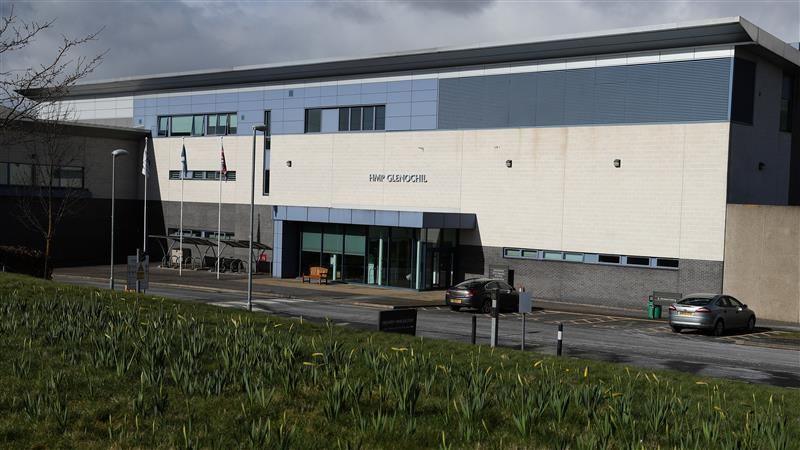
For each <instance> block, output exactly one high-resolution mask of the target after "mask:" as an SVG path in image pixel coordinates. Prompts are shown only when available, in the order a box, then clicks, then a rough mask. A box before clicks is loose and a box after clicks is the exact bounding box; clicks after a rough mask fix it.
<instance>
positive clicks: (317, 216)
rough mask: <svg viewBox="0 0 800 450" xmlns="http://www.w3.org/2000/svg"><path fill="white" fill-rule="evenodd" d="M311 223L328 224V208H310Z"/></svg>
mask: <svg viewBox="0 0 800 450" xmlns="http://www.w3.org/2000/svg"><path fill="white" fill-rule="evenodd" d="M308 221H309V222H326V223H327V222H328V208H315V207H309V208H308Z"/></svg>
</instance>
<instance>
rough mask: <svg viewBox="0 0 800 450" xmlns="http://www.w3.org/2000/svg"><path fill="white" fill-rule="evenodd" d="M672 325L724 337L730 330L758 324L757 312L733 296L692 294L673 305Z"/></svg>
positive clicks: (679, 330)
mask: <svg viewBox="0 0 800 450" xmlns="http://www.w3.org/2000/svg"><path fill="white" fill-rule="evenodd" d="M669 325H670V327H672V331H674V332H676V333H680V332H681V330H682V329H684V328H696V329H701V330H708V331H711V332H712V334H713V335H714V336H722V334H724V333H725V331H726V330H730V329H735V328H745V329H747V330H750V331H752V330H753V329H754V328H755V327H756V314H755V312H753V310H751V309H749V308H748V307H747V305H745V304H742V302H740V301H739V300H736V299H735V298H733V297H731V296H730V295H721V294H692V295H687V296H686V297H684V298H682V299H681V300H680V301H679V302H677V303H673V304H672V305H670V307H669Z"/></svg>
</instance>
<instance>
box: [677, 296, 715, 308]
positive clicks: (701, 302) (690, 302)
mask: <svg viewBox="0 0 800 450" xmlns="http://www.w3.org/2000/svg"><path fill="white" fill-rule="evenodd" d="M709 303H711V299H710V298H708V297H689V298H685V299H683V300H681V301H679V302H678V304H680V305H687V306H705V305H707V304H709Z"/></svg>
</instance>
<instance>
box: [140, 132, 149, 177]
mask: <svg viewBox="0 0 800 450" xmlns="http://www.w3.org/2000/svg"><path fill="white" fill-rule="evenodd" d="M142 175H144V176H145V177H147V176H149V175H150V161H148V159H147V138H145V139H144V150H142Z"/></svg>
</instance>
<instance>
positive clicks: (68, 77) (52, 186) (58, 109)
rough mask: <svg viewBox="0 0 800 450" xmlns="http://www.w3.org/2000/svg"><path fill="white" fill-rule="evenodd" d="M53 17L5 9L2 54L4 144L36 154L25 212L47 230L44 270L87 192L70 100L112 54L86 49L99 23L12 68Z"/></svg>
mask: <svg viewBox="0 0 800 450" xmlns="http://www.w3.org/2000/svg"><path fill="white" fill-rule="evenodd" d="M54 24H55V20H47V21H44V22H38V21H25V20H23V19H20V18H19V17H17V16H16V15H15V14H14V10H13V8H12V9H11V11H10V12H9V13H8V14H7V15H5V16H3V17H0V61H2V62H4V63H3V64H1V65H0V145H4V146H11V145H14V146H24V148H26V150H28V155H30V156H29V158H30V162H31V163H32V165H31V167H32V173H31V182H32V186H30V187H26V188H25V189H21V190H20V195H19V196H18V198H19V200H18V202H19V214H18V218H19V220H20V221H22V223H24V224H25V225H26V226H27V227H28V228H29V229H31V230H32V231H34V232H36V233H37V234H38V235H40V236H41V237H42V240H43V254H44V272H43V273H44V276H45V277H47V276H49V271H50V260H51V256H52V253H53V244H54V242H55V238H56V236H57V233H56V231H57V229H58V225H59V223H60V222H61V221H62V220H63V219H64V217H66V216H68V215H69V214H72V213H74V212H75V211H76V209H77V207H78V206H79V205H78V204H79V203H80V202H81V201H82V200H83V198H84V197H85V195H86V194H85V193H86V191H85V190H84V189H81V188H82V187H83V180H84V177H85V174H84V173H83V170H84V169H83V166H84V164H83V153H84V152H83V149H82V144H83V141H82V140H81V139H80V138H77V137H74V136H70V133H69V132H68V127H69V124H68V122H70V121H72V120H73V117H72V114H71V111H70V110H69V108H67V107H66V106H65V104H64V103H63V100H64V97H65V95H67V94H68V93H69V90H70V88H71V87H72V86H74V85H75V84H76V83H78V82H79V81H80V80H82V79H83V78H85V77H86V76H87V75H89V74H90V73H91V72H92V71H93V70H94V69H95V68H96V67H97V66H98V65H99V64H100V63H101V62H102V59H103V56H104V55H105V52H103V53H100V54H98V55H96V56H93V57H86V56H80V55H79V52H80V51H81V49H82V47H84V46H85V45H86V44H88V43H90V42H92V41H94V40H95V39H96V38H97V36H98V34H99V33H100V31H102V29H100V30H98V31H96V32H94V33H91V34H89V35H86V36H83V37H79V38H69V37H66V36H64V35H62V36H61V44H60V45H59V46H58V48H56V49H55V52H54V54H53V55H52V56H51V57H49V58H48V59H47V61H46V62H44V63H41V64H39V65H37V66H35V67H28V68H22V69H12V68H9V65H8V64H6V63H5V62H6V61H8V60H13V59H15V57H17V56H19V55H24V54H25V53H26V51H29V50H30V49H31V45H33V43H34V42H35V41H36V39H37V38H38V37H41V36H44V35H45V34H47V33H50V32H53V31H55V30H54V29H53V26H54ZM19 162H22V161H19Z"/></svg>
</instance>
